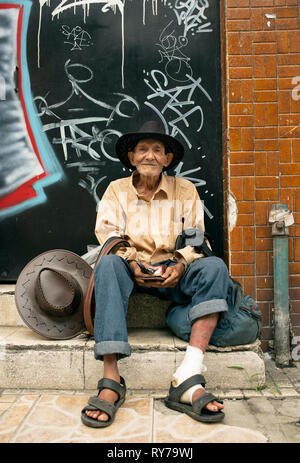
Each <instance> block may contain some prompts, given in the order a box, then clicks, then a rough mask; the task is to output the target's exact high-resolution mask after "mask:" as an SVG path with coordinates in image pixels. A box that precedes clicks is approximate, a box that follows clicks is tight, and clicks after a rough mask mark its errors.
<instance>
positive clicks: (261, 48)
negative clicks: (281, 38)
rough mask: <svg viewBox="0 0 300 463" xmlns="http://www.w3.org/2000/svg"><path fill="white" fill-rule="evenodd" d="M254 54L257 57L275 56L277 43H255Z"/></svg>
mask: <svg viewBox="0 0 300 463" xmlns="http://www.w3.org/2000/svg"><path fill="white" fill-rule="evenodd" d="M253 52H254V54H255V55H273V54H274V53H276V43H273V42H272V43H268V42H267V43H254V44H253Z"/></svg>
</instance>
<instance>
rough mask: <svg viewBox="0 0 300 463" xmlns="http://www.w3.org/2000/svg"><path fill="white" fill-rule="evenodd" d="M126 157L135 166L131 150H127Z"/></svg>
mask: <svg viewBox="0 0 300 463" xmlns="http://www.w3.org/2000/svg"><path fill="white" fill-rule="evenodd" d="M128 159H129V162H130V164H132V165H133V166H135V163H134V162H133V159H134V155H133V151H128Z"/></svg>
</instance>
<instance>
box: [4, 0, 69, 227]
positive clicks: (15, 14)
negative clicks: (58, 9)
mask: <svg viewBox="0 0 300 463" xmlns="http://www.w3.org/2000/svg"><path fill="white" fill-rule="evenodd" d="M31 6H32V2H31V0H16V1H14V2H12V1H8V0H0V39H1V40H0V108H1V109H0V218H3V217H8V216H11V215H14V214H17V213H19V212H22V211H24V210H25V209H28V208H30V207H33V206H35V205H37V204H41V203H42V202H45V201H46V200H47V197H46V195H45V192H44V188H45V187H46V186H48V185H50V184H53V183H55V182H57V181H58V180H60V179H61V178H62V177H63V176H64V173H63V170H62V168H61V166H60V164H59V162H58V160H57V158H56V156H55V153H54V151H53V149H52V147H51V144H50V143H49V141H48V138H47V136H46V134H45V133H44V132H43V128H42V126H41V122H40V119H39V117H38V113H37V110H36V107H35V104H34V101H33V96H32V93H31V85H30V76H29V71H28V65H27V56H26V50H27V30H28V22H29V15H30V10H31Z"/></svg>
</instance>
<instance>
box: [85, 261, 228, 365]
mask: <svg viewBox="0 0 300 463" xmlns="http://www.w3.org/2000/svg"><path fill="white" fill-rule="evenodd" d="M161 263H165V264H167V265H168V266H170V265H174V264H175V262H172V261H170V260H168V261H164V262H161ZM94 273H95V275H94V278H95V299H96V314H95V321H94V336H95V347H94V354H95V358H96V359H98V360H103V355H104V354H113V353H115V354H117V359H118V360H119V359H121V358H124V357H129V356H130V354H131V348H130V344H129V343H128V337H127V325H126V314H127V308H128V302H129V297H130V295H131V294H132V293H133V292H146V293H148V294H153V295H154V296H157V297H159V298H161V299H166V300H170V301H171V302H172V305H171V307H170V308H169V310H168V313H167V325H168V326H169V328H170V329H171V330H172V331H173V332H174V333H175V334H176V335H177V336H179V337H181V338H183V339H186V337H187V336H188V337H189V335H190V332H191V328H192V324H193V322H194V321H195V320H196V319H198V318H200V317H203V316H205V315H209V314H212V313H217V312H226V311H227V310H228V306H227V302H226V297H227V290H228V270H227V267H226V265H225V263H224V262H223V261H222V259H220V258H218V257H205V258H202V259H197V260H195V261H194V262H192V263H191V264H190V265H189V266H188V268H187V271H186V272H185V274H184V275H183V276H182V278H181V279H180V281H179V283H178V284H177V286H176V287H175V288H145V287H141V286H138V285H136V283H135V280H134V272H133V271H132V269H131V267H130V265H129V264H128V263H127V262H126V261H125V260H124V259H122V258H121V257H119V256H116V255H113V254H110V255H106V256H103V257H102V258H101V259H100V261H99V263H98V265H97V267H96V268H95V271H94Z"/></svg>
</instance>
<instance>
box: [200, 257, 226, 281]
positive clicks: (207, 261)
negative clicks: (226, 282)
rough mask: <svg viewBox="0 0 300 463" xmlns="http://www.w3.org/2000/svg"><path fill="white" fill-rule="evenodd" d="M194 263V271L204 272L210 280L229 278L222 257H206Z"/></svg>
mask: <svg viewBox="0 0 300 463" xmlns="http://www.w3.org/2000/svg"><path fill="white" fill-rule="evenodd" d="M194 263H195V265H194V269H195V270H196V271H202V272H203V273H204V274H205V276H206V277H208V278H209V279H210V278H219V277H222V276H225V277H227V276H228V269H227V266H226V264H225V262H224V261H223V260H222V259H220V257H216V256H212V257H204V258H202V259H198V260H196V261H194Z"/></svg>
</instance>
